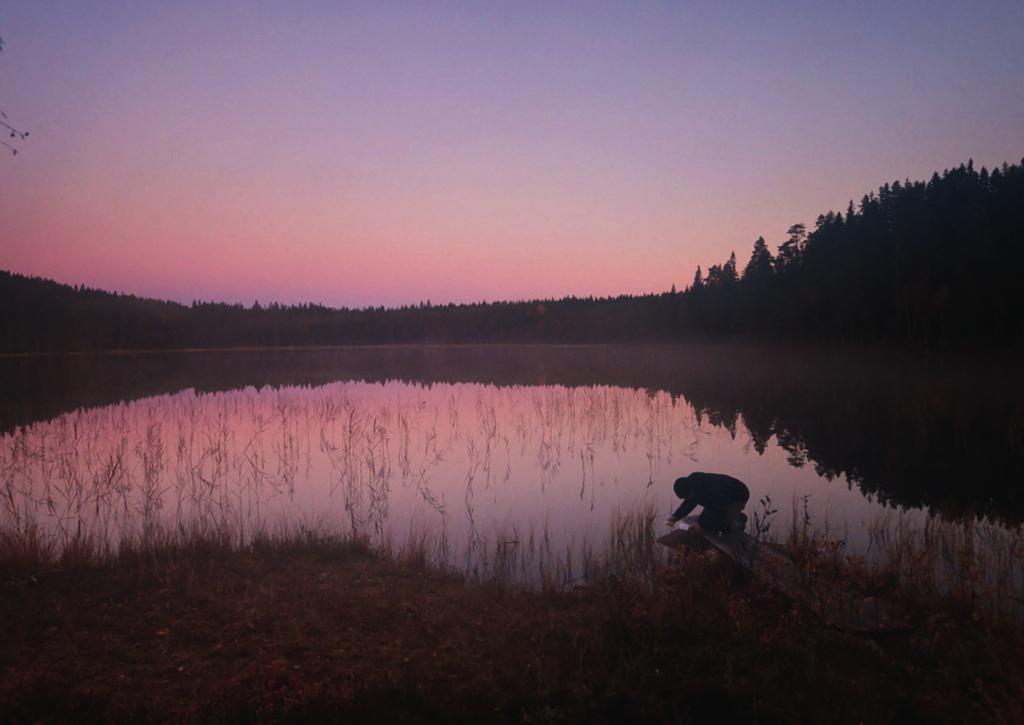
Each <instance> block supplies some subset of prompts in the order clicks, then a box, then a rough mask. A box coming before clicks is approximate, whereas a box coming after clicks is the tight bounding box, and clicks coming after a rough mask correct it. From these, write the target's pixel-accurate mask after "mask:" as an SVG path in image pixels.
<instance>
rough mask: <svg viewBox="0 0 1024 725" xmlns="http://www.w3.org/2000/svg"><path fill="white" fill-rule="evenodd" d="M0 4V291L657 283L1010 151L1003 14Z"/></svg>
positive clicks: (210, 291)
mask: <svg viewBox="0 0 1024 725" xmlns="http://www.w3.org/2000/svg"><path fill="white" fill-rule="evenodd" d="M301 7H302V9H300V10H295V9H294V6H293V5H291V4H284V3H282V4H273V3H271V4H267V5H259V6H255V7H254V6H251V5H250V4H248V3H237V4H233V3H221V4H218V5H217V9H215V10H210V9H209V8H208V7H207V4H206V3H198V2H196V3H186V2H182V3H175V4H173V7H167V6H166V5H165V4H158V3H120V2H97V3H75V4H73V5H71V4H67V3H25V4H22V5H21V6H19V7H14V8H7V9H6V10H5V11H4V12H3V14H0V36H2V37H3V38H4V40H5V44H6V49H5V52H4V53H3V54H2V55H0V109H3V110H4V111H6V112H7V114H8V116H9V117H10V119H11V121H12V122H14V123H15V124H16V125H18V126H21V127H26V128H28V129H29V130H30V131H31V133H32V135H31V137H30V139H29V140H28V141H26V142H24V143H22V144H20V148H21V152H20V154H19V155H18V156H17V157H8V156H2V157H0V268H4V269H9V270H12V271H16V272H21V273H26V274H34V275H40V276H44V277H51V278H54V279H57V280H60V281H64V282H69V283H84V284H88V285H90V286H96V287H102V288H106V289H111V290H119V291H127V292H132V293H136V294H142V295H148V296H156V297H164V298H172V299H177V300H181V301H186V302H187V301H190V300H192V299H194V298H200V299H215V300H228V301H243V302H245V303H247V304H250V303H251V302H252V301H253V300H254V299H259V300H260V301H261V302H268V301H272V300H277V301H281V302H288V303H293V302H303V301H317V302H323V303H326V304H331V305H349V306H352V305H357V306H359V305H368V304H374V305H376V304H384V305H396V304H404V303H414V302H418V301H421V300H426V299H431V300H432V301H433V302H435V303H437V302H447V301H474V300H480V299H487V300H494V299H517V298H529V297H558V296H562V295H566V294H576V295H590V294H593V295H609V294H619V293H641V292H651V291H663V290H666V289H668V288H669V287H670V286H671V285H672V284H676V285H678V286H684V285H686V284H687V283H688V282H689V281H690V279H691V278H692V276H693V269H694V267H695V266H696V265H697V264H701V265H703V266H704V267H705V268H706V267H707V265H708V264H711V263H717V262H721V261H723V260H724V259H725V258H726V257H727V256H728V254H729V252H730V251H732V250H735V251H736V252H737V255H738V256H739V258H740V260H741V264H742V263H743V261H745V259H746V257H747V256H748V254H749V250H750V247H751V245H752V243H753V241H754V239H755V238H756V237H757V236H758V235H762V234H763V235H764V236H765V237H766V238H767V239H768V240H769V243H770V244H771V245H772V246H774V245H776V244H778V243H779V242H780V241H782V239H783V237H784V233H785V229H786V228H787V227H788V226H789V225H790V224H792V223H794V222H797V221H803V222H806V223H808V224H809V225H810V224H813V222H814V218H815V217H816V216H817V214H819V213H822V212H825V211H827V210H829V209H841V208H845V206H846V203H847V201H848V200H849V199H850V198H858V199H859V197H860V196H861V195H862V194H863V193H865V192H867V191H869V190H871V189H873V188H875V187H877V186H878V185H879V184H881V183H883V182H885V181H891V180H893V179H897V178H899V179H903V178H906V177H910V178H923V177H927V176H928V175H930V173H931V172H932V171H934V170H936V169H942V168H944V167H946V166H950V165H955V164H958V163H960V162H962V161H966V160H967V159H968V158H969V157H973V158H974V160H975V163H976V164H977V165H979V166H980V165H982V164H988V165H992V164H995V163H1001V162H1003V161H1019V160H1020V157H1021V156H1022V155H1024V71H1022V70H1021V69H1022V67H1024V63H1021V62H1020V61H1021V57H1020V56H1021V52H1020V48H1022V47H1024V18H1022V11H1021V9H1020V6H1019V5H1015V4H1013V3H1005V4H999V3H992V4H987V5H986V8H985V9H984V10H983V11H978V10H977V9H972V8H968V7H967V6H966V5H965V6H964V7H959V8H944V9H943V8H939V7H938V6H935V5H934V3H922V4H920V5H917V4H915V3H906V4H900V7H899V9H898V10H896V9H893V8H892V6H891V5H889V4H879V5H877V6H875V5H872V4H870V3H869V4H866V5H863V6H861V5H858V8H857V9H856V10H854V9H851V10H846V11H833V10H824V9H821V8H818V7H817V6H816V5H814V4H800V3H793V4H790V5H780V6H778V7H777V8H776V9H774V10H772V11H767V10H764V9H763V8H761V6H760V5H751V6H749V7H744V6H742V5H738V6H735V7H734V8H733V9H731V10H722V11H708V10H704V11H698V10H692V9H687V8H685V7H682V6H679V5H667V6H666V5H661V4H643V3H640V4H634V3H623V4H612V3H607V4H605V3H597V4H587V5H584V6H578V7H576V8H575V9H573V8H572V7H571V6H557V7H552V6H550V5H549V4H537V5H531V4H529V3H526V4H518V3H517V4H498V5H488V4H469V5H448V4H444V5H440V4H439V5H430V4H422V3H417V4H412V5H408V6H404V7H403V6H400V5H390V4H389V5H387V6H386V7H385V6H382V5H380V4H376V3H374V4H368V5H362V6H361V5H357V4H352V5H343V6H339V5H336V4H333V3H331V4H328V3H307V4H303V5H302V6H301Z"/></svg>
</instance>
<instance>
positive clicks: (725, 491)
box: [666, 473, 750, 534]
mask: <svg viewBox="0 0 1024 725" xmlns="http://www.w3.org/2000/svg"><path fill="white" fill-rule="evenodd" d="M673 489H674V490H675V493H676V496H678V497H679V498H681V499H683V502H682V503H681V504H679V508H677V509H676V510H675V511H674V512H673V513H672V515H671V516H669V517H668V521H667V522H666V523H668V525H669V526H672V525H674V524H675V523H676V522H677V521H679V519H681V518H683V517H684V516H686V515H687V514H689V513H690V512H691V511H693V510H694V509H695V508H696V507H698V506H701V507H703V510H702V511H701V513H700V516H699V517H698V518H697V523H698V524H699V525H700V527H701V528H702V529H704V530H705V531H712V532H720V533H725V534H728V533H731V532H733V531H742V530H743V529H744V528H745V527H746V525H747V515H746V514H745V513H743V507H744V506H746V505H747V501H748V500H749V499H750V489H748V488H747V486H746V484H744V483H743V481H740V480H738V479H735V478H733V477H732V476H726V475H724V474H721V473H691V474H690V475H689V476H683V477H682V478H677V479H676V482H675V484H673Z"/></svg>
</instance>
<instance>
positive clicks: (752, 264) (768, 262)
mask: <svg viewBox="0 0 1024 725" xmlns="http://www.w3.org/2000/svg"><path fill="white" fill-rule="evenodd" d="M773 263H774V260H773V259H772V253H771V252H770V251H769V250H768V244H767V243H766V242H765V241H764V237H758V238H757V240H756V241H755V242H754V251H753V252H751V254H750V261H749V262H747V266H746V267H744V269H743V281H744V282H752V283H760V282H764V281H766V280H768V279H771V276H772V269H773Z"/></svg>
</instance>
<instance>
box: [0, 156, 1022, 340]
mask: <svg viewBox="0 0 1024 725" xmlns="http://www.w3.org/2000/svg"><path fill="white" fill-rule="evenodd" d="M1022 168H1024V161H1022V164H1020V165H1017V164H1014V165H1009V164H1004V165H1003V166H1001V167H999V168H996V169H994V170H992V171H991V172H989V171H988V170H987V169H985V168H982V169H981V170H980V171H979V170H976V169H975V168H974V164H973V162H970V161H969V162H968V163H966V164H963V165H961V166H959V167H957V168H954V169H949V170H946V171H945V172H943V173H942V174H941V175H940V174H938V173H935V174H933V175H932V177H931V179H929V180H928V181H927V182H925V181H917V182H911V181H909V180H908V181H906V182H904V183H900V182H898V181H897V182H894V183H892V184H885V185H884V186H882V187H881V188H879V189H878V191H877V192H872V193H870V194H867V195H865V196H864V197H863V199H862V200H861V202H860V204H859V205H858V206H856V207H855V206H854V204H853V203H852V202H851V203H850V205H849V206H848V208H847V210H846V212H845V213H843V212H831V211H830V212H828V213H826V214H823V215H821V216H819V217H818V219H817V222H816V224H815V226H814V228H813V229H812V230H808V229H807V228H806V226H805V225H803V224H794V225H793V226H791V227H790V228H789V230H788V232H787V236H786V238H785V239H784V240H783V241H782V242H781V243H780V244H778V245H777V247H776V250H775V251H774V252H773V251H772V250H771V249H770V248H769V245H768V243H767V242H766V241H765V239H764V238H763V237H759V238H758V239H757V240H756V241H755V242H754V245H753V250H752V252H751V255H750V259H749V261H747V263H746V264H745V265H744V266H743V269H742V270H740V268H739V265H738V262H737V259H736V255H735V253H734V254H732V255H731V256H730V257H729V259H728V260H727V261H725V262H724V263H722V264H716V265H712V266H711V267H710V268H709V269H708V270H707V273H706V274H705V273H703V272H702V270H701V269H700V267H698V268H697V271H696V274H695V275H694V277H693V282H692V283H691V284H690V285H688V286H687V287H686V288H685V289H684V290H683V291H682V292H679V293H677V292H676V290H675V287H673V289H672V290H671V291H669V292H664V293H660V294H648V295H621V296H618V297H604V298H594V297H585V298H581V297H565V298H562V299H558V300H529V301H527V300H522V301H510V302H491V303H484V302H481V303H475V304H458V305H456V304H446V305H431V304H430V303H429V302H428V303H423V304H419V305H407V306H403V307H398V308H390V309H385V308H383V307H367V308H361V309H349V308H341V309H337V308H330V307H326V306H323V305H316V304H303V305H292V306H284V305H279V304H270V305H267V306H261V305H260V304H259V303H258V302H257V303H255V304H253V305H252V306H251V307H246V306H243V305H240V304H225V303H215V302H199V301H196V302H193V303H192V304H191V305H183V304H179V303H176V302H169V301H162V300H154V299H147V298H141V297H135V296H132V295H121V294H117V293H110V292H105V291H102V290H97V289H90V288H87V287H82V286H70V285H64V284H59V283H57V282H54V281H51V280H46V279H40V278H35V277H26V276H23V275H19V274H14V273H11V272H0V352H7V353H12V352H19V353H45V352H60V351H89V350H111V349H171V348H209V347H236V346H271V347H276V346H304V345H338V344H388V343H418V342H449V343H460V342H629V341H641V340H643V341H654V340H657V341H667V340H673V339H680V338H687V337H690V338H692V337H744V338H765V339H771V340H779V339H785V340H802V341H821V342H836V343H845V344H881V345H896V346H904V347H909V348H915V349H922V348H924V349H937V350H947V349H964V348H969V347H977V346H981V347H985V346H989V347H1009V348H1019V347H1021V344H1022V342H1024V305H1021V304H1020V302H1019V298H1018V297H1017V294H1016V292H1015V290H1016V286H1017V284H1018V279H1019V275H1020V274H1021V272H1020V270H1022V269H1024V236H1022V230H1024V225H1022V214H1024V170H1022Z"/></svg>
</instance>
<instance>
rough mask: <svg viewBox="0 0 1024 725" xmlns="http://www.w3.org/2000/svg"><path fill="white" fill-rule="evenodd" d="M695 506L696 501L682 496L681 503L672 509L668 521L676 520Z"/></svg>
mask: <svg viewBox="0 0 1024 725" xmlns="http://www.w3.org/2000/svg"><path fill="white" fill-rule="evenodd" d="M695 508H697V502H696V501H695V500H694V499H692V498H690V499H686V498H684V499H683V502H682V503H681V504H679V508H677V509H676V510H675V511H673V512H672V515H671V516H669V520H670V521H678V520H679V519H681V518H683V517H684V516H686V515H687V514H688V513H690V512H691V511H693V510H694V509H695Z"/></svg>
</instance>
